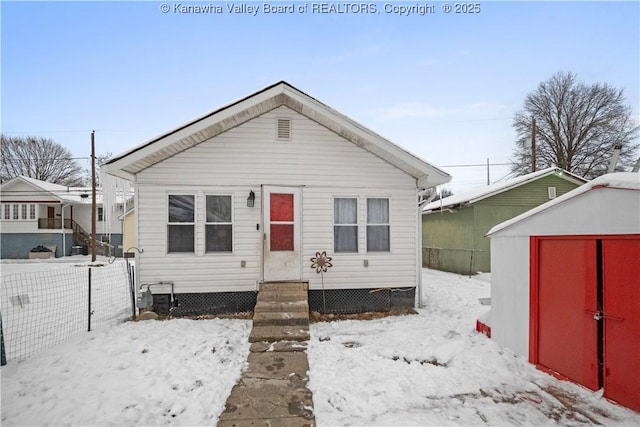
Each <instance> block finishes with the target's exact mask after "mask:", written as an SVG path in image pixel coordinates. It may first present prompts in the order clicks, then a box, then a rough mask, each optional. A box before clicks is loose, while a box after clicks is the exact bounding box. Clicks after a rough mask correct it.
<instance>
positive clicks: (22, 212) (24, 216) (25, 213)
mask: <svg viewBox="0 0 640 427" xmlns="http://www.w3.org/2000/svg"><path fill="white" fill-rule="evenodd" d="M20 210H21V214H22V216H21V217H20V218H22V219H25V220H26V219H27V204H26V203H24V204H23V205H22V206H20Z"/></svg>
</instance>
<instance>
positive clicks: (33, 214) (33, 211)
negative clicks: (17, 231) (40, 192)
mask: <svg viewBox="0 0 640 427" xmlns="http://www.w3.org/2000/svg"><path fill="white" fill-rule="evenodd" d="M29 219H36V205H34V204H31V205H29Z"/></svg>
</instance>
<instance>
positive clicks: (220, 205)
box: [205, 195, 233, 252]
mask: <svg viewBox="0 0 640 427" xmlns="http://www.w3.org/2000/svg"><path fill="white" fill-rule="evenodd" d="M231 200H232V199H231V196H219V195H207V196H206V218H205V221H206V222H205V250H206V251H207V252H232V251H233V214H232V203H231Z"/></svg>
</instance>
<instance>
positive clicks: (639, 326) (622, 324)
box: [603, 239, 640, 411]
mask: <svg viewBox="0 0 640 427" xmlns="http://www.w3.org/2000/svg"><path fill="white" fill-rule="evenodd" d="M603 261H604V263H603V278H604V295H603V296H604V313H603V314H604V343H605V346H604V365H605V369H604V395H605V396H606V397H608V398H610V399H613V400H615V401H616V402H618V403H621V404H623V405H625V406H628V407H629V408H633V409H635V410H636V411H640V239H634V240H631V239H628V240H627V239H625V240H604V241H603Z"/></svg>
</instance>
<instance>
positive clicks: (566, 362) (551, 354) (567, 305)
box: [537, 239, 599, 390]
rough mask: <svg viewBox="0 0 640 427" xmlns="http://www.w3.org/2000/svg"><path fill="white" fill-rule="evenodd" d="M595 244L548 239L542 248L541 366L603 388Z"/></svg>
mask: <svg viewBox="0 0 640 427" xmlns="http://www.w3.org/2000/svg"><path fill="white" fill-rule="evenodd" d="M595 258H596V244H595V241H594V240H590V239H563V240H552V239H544V240H540V241H539V246H538V313H537V327H538V337H537V348H538V354H537V357H538V360H537V363H538V364H539V365H542V366H543V367H545V368H548V369H551V370H553V371H555V372H558V373H559V374H562V375H563V376H565V377H567V378H570V379H571V380H573V381H575V382H578V383H580V384H583V385H584V386H586V387H589V388H590V389H592V390H597V389H598V388H599V387H598V343H597V336H598V334H597V323H596V322H595V321H594V320H593V315H594V313H595V311H596V308H597V307H596V278H597V275H596V266H595Z"/></svg>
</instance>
